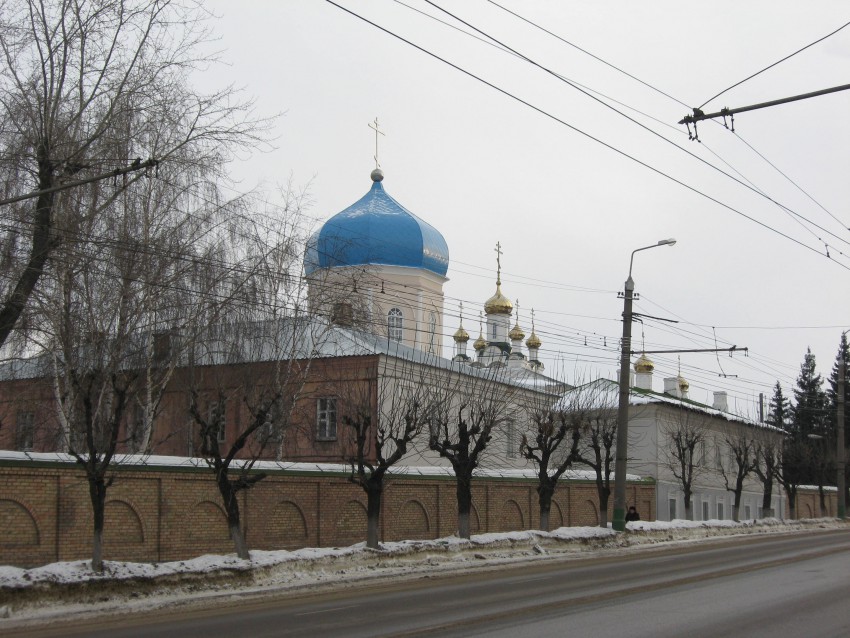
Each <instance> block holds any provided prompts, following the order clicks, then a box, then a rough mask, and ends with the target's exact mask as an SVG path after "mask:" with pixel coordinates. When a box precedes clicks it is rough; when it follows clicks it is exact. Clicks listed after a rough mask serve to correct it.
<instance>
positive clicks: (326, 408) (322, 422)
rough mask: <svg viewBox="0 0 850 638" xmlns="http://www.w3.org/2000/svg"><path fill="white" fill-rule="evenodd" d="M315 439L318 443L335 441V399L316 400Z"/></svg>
mask: <svg viewBox="0 0 850 638" xmlns="http://www.w3.org/2000/svg"><path fill="white" fill-rule="evenodd" d="M316 426H317V433H316V438H318V439H319V440H320V441H333V440H335V439H336V399H335V398H333V397H325V398H322V399H317V400H316Z"/></svg>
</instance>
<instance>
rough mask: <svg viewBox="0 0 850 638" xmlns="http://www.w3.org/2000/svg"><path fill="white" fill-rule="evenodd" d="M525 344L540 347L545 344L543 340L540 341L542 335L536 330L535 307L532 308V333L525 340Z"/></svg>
mask: <svg viewBox="0 0 850 638" xmlns="http://www.w3.org/2000/svg"><path fill="white" fill-rule="evenodd" d="M525 345H526V346H528V347H529V349H530V348H539V347H540V346H542V345H543V342H542V341H540V337H538V336H537V334H536V333H535V332H534V308H532V309H531V335H530V336H529V337H528V340H527V341H526V342H525Z"/></svg>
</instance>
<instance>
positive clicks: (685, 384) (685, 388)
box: [677, 375, 691, 392]
mask: <svg viewBox="0 0 850 638" xmlns="http://www.w3.org/2000/svg"><path fill="white" fill-rule="evenodd" d="M677 383H678V384H679V391H680V392H687V391H688V388H690V387H691V384H690V383H688V382H687V380H686V379H685V378H684V377H683V376H682V375H679V378H678V380H677Z"/></svg>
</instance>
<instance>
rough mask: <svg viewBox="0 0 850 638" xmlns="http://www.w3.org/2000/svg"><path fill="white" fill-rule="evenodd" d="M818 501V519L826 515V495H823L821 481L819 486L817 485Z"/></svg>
mask: <svg viewBox="0 0 850 638" xmlns="http://www.w3.org/2000/svg"><path fill="white" fill-rule="evenodd" d="M818 501H819V506H820V508H819V509H820V517H821V518H823V517H824V516H826V515H827V511H826V494H825V493H824V489H823V481H821V482H820V484H819V485H818Z"/></svg>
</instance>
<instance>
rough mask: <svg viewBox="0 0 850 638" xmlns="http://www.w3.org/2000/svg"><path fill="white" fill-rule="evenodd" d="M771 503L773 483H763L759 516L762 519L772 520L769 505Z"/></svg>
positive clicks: (769, 481)
mask: <svg viewBox="0 0 850 638" xmlns="http://www.w3.org/2000/svg"><path fill="white" fill-rule="evenodd" d="M772 503H773V481H771V480H767V481H765V482H764V492H763V493H762V499H761V515H762V516H763V517H764V518H772V517H773V515H774V514H773V508H772V507H771V504H772Z"/></svg>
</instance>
